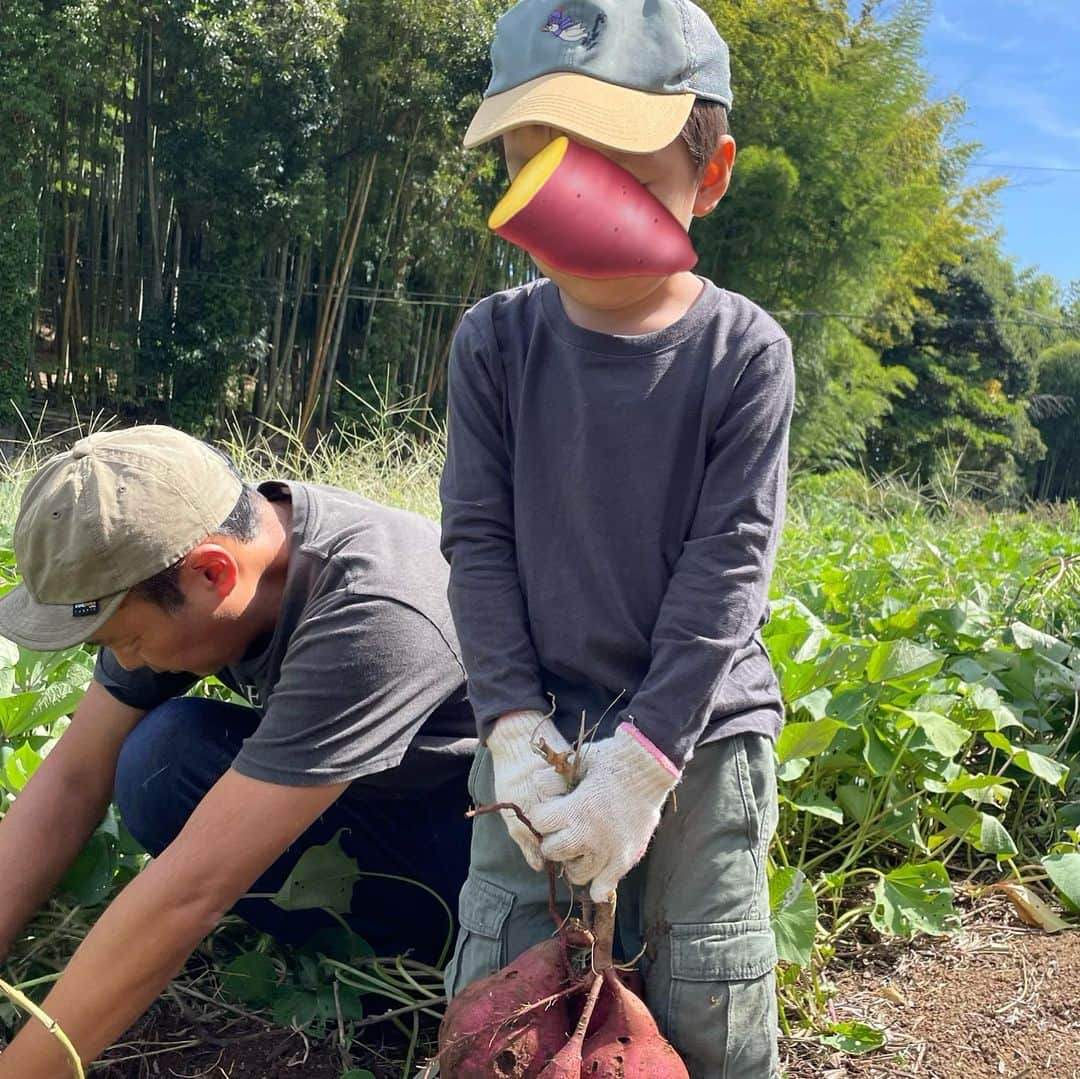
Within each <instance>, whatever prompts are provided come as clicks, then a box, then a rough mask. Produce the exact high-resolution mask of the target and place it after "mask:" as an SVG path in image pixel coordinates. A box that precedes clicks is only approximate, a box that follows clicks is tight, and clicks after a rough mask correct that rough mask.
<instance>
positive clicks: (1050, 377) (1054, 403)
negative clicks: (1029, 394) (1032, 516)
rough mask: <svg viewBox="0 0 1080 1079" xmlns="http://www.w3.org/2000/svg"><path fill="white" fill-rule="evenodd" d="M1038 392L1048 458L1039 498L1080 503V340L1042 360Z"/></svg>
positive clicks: (1039, 422)
mask: <svg viewBox="0 0 1080 1079" xmlns="http://www.w3.org/2000/svg"><path fill="white" fill-rule="evenodd" d="M1038 388H1039V396H1038V397H1037V398H1036V401H1035V406H1034V410H1033V411H1034V415H1035V421H1036V423H1037V425H1038V428H1039V433H1040V434H1041V435H1042V440H1043V442H1045V443H1046V458H1045V459H1044V460H1043V461H1042V463H1041V465H1040V466H1039V469H1038V474H1037V476H1036V485H1035V494H1036V497H1037V498H1040V499H1057V500H1063V499H1067V498H1074V499H1080V339H1075V340H1071V341H1064V342H1062V343H1061V344H1058V345H1054V346H1053V347H1051V348H1048V349H1047V350H1046V351H1045V352H1044V353H1043V354H1042V355H1041V356H1040V357H1039V365H1038Z"/></svg>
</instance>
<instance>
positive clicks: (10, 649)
mask: <svg viewBox="0 0 1080 1079" xmlns="http://www.w3.org/2000/svg"><path fill="white" fill-rule="evenodd" d="M18 662H19V646H18V645H17V644H16V643H15V642H14V641H9V640H8V639H7V637H0V667H14V666H15V664H16V663H18Z"/></svg>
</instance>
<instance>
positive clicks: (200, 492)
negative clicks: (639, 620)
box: [0, 427, 476, 1079]
mask: <svg viewBox="0 0 1080 1079" xmlns="http://www.w3.org/2000/svg"><path fill="white" fill-rule="evenodd" d="M15 550H16V557H17V560H18V566H19V569H20V571H21V573H22V576H23V581H24V583H23V584H22V585H20V586H18V587H17V588H15V589H14V590H12V591H10V592H8V593H7V594H6V595H5V596H4V597H3V598H2V599H0V634H2V635H3V636H5V637H9V638H11V639H12V640H14V641H17V642H19V643H20V644H22V645H24V646H26V647H29V648H33V649H37V650H55V649H61V648H68V647H71V646H73V645H77V644H79V643H80V642H84V641H90V642H94V643H97V644H99V645H100V646H101V648H100V651H99V653H98V659H97V668H96V671H95V674H94V679H93V682H92V683H91V685H90V687H89V689H88V690H87V692H86V695H85V697H84V698H83V700H82V702H81V703H80V704H79V706H78V708H77V710H76V712H75V715H74V717H73V719H72V722H71V725H70V727H69V728H68V729H67V731H66V732H65V733H64V734H63V736H62V737H61V738H60V740H59V743H58V744H57V745H56V747H55V748H54V749H53V751H52V752H51V753H50V754H49V756H48V757H47V758H46V760H45V762H44V763H43V764H42V765H41V767H40V769H39V770H38V771H37V773H36V774H35V775H34V776H33V778H32V779H31V781H30V782H29V783H28V785H27V786H26V788H25V789H24V791H23V792H22V793H21V794H20V795H19V797H18V799H17V800H16V801H15V802H14V803H13V805H12V807H11V809H10V810H9V812H8V813H7V815H6V816H5V817H4V819H3V821H2V822H0V955H3V954H4V953H5V952H7V951H8V950H9V949H10V948H11V946H12V944H13V943H14V941H15V940H16V937H17V934H18V932H19V930H20V928H21V926H22V925H23V924H24V922H25V921H26V920H27V919H28V918H29V917H30V916H31V915H32V914H33V912H34V910H35V909H36V908H37V906H38V905H39V904H40V903H41V902H42V901H43V900H44V899H45V898H46V897H47V896H48V894H49V892H50V890H51V889H52V888H53V887H54V885H55V884H56V882H57V881H58V880H59V879H60V876H61V875H62V873H63V871H64V869H65V868H66V866H67V865H68V864H69V863H70V862H71V861H72V859H74V857H75V856H76V855H77V854H78V852H79V850H80V849H81V847H82V845H83V843H84V842H85V840H86V838H87V836H88V835H89V834H90V832H91V831H92V829H93V828H94V826H95V825H96V824H97V822H98V821H99V820H100V819H101V816H102V814H103V813H104V811H105V808H106V806H107V805H108V802H109V799H110V797H112V796H113V795H114V792H115V798H116V801H117V803H118V805H119V808H120V811H121V814H122V816H123V818H124V820H125V822H126V824H127V825H128V827H129V828H130V830H131V831H132V833H133V834H134V835H135V837H136V838H137V839H139V840H140V841H141V842H142V843H143V844H144V846H145V847H146V848H147V850H149V851H150V853H151V854H153V855H155V858H154V860H153V861H152V862H151V863H150V865H149V866H148V867H147V868H146V869H145V870H144V871H143V872H142V873H140V874H139V876H137V877H136V878H135V880H134V881H132V882H131V883H130V884H129V885H128V886H127V887H126V888H125V889H124V891H123V892H122V893H121V894H120V895H119V896H118V897H117V898H116V899H115V900H114V901H113V902H112V904H111V905H110V906H109V908H108V909H107V910H106V911H105V913H104V914H103V915H102V916H101V917H100V919H99V920H98V922H97V924H96V925H95V926H94V928H93V929H92V930H91V932H90V933H89V935H88V936H87V937H86V940H85V941H84V942H83V944H82V945H81V947H80V948H79V949H78V951H77V952H76V953H75V955H74V957H73V959H72V960H71V963H70V964H69V966H68V968H67V970H66V971H65V972H64V974H63V976H62V977H61V978H60V980H59V982H58V983H57V984H56V986H55V987H54V988H53V990H52V992H51V993H50V994H49V996H48V998H47V999H46V1001H45V1005H44V1006H45V1009H46V1011H47V1012H48V1013H49V1015H51V1016H52V1017H53V1018H54V1019H56V1020H57V1022H58V1023H59V1024H60V1026H61V1027H62V1028H63V1030H64V1031H65V1032H66V1033H67V1035H68V1036H69V1037H70V1039H71V1040H72V1042H73V1043H74V1045H75V1047H76V1049H77V1050H78V1052H79V1053H80V1055H81V1056H82V1058H83V1059H84V1060H86V1061H89V1060H92V1059H93V1058H94V1057H96V1056H97V1055H98V1054H99V1053H100V1052H101V1051H102V1050H103V1049H104V1048H105V1047H106V1046H108V1045H109V1044H110V1043H111V1042H112V1041H113V1040H114V1039H115V1038H116V1037H117V1036H118V1035H120V1034H121V1033H122V1032H123V1031H124V1030H125V1029H126V1028H127V1027H128V1026H129V1025H130V1023H131V1022H132V1021H133V1020H134V1019H136V1018H137V1017H138V1015H139V1014H140V1013H141V1012H142V1011H143V1010H144V1009H145V1008H146V1007H147V1006H148V1005H149V1004H150V1003H151V1002H152V1001H153V999H154V998H155V997H156V996H157V994H158V993H159V992H160V991H161V989H162V988H163V987H164V986H165V985H166V983H167V982H168V981H169V979H170V978H171V977H172V976H173V975H174V974H175V973H176V972H177V970H178V969H179V968H180V967H181V966H182V964H183V963H184V961H185V960H186V959H187V957H188V955H189V953H190V952H191V951H192V949H193V948H194V947H195V946H196V945H197V944H198V942H199V941H200V940H201V939H202V937H203V936H204V935H205V934H206V933H208V932H209V931H210V930H211V929H213V928H214V926H215V924H216V923H217V921H218V920H219V919H220V917H221V916H222V915H223V914H224V913H225V912H226V911H229V910H235V911H236V912H237V913H238V914H241V915H243V917H245V918H246V919H247V920H248V921H250V922H251V923H253V924H254V925H256V926H258V927H259V928H261V929H264V930H266V931H268V932H270V933H273V934H274V935H276V936H278V937H280V938H283V939H285V940H289V941H296V940H301V939H303V938H304V937H306V936H308V935H309V934H310V933H312V932H313V931H314V930H315V929H317V928H319V927H321V926H322V925H324V924H330V923H329V919H328V918H327V917H326V916H324V915H322V914H320V913H319V912H303V911H301V912H285V911H283V910H281V909H280V908H278V907H276V906H275V905H274V904H273V903H271V902H269V901H268V900H266V899H254V898H253V899H244V898H242V897H243V896H244V895H245V894H246V893H249V892H250V893H261V894H264V895H265V894H266V893H275V892H276V891H277V890H278V889H279V887H280V886H281V884H282V883H283V882H284V881H285V879H286V878H287V876H288V874H289V872H290V871H291V869H292V868H293V866H294V865H295V863H296V861H297V859H298V858H299V857H300V855H301V854H302V853H303V851H304V850H306V849H308V848H309V847H311V846H313V845H315V844H321V843H325V842H327V841H329V840H330V839H331V838H333V836H334V835H336V834H337V833H338V832H342V844H343V846H344V848H345V850H346V851H347V852H348V853H349V854H351V855H353V856H354V857H355V858H356V860H357V862H358V864H359V868H360V869H361V870H362V871H367V872H369V873H374V874H383V875H384V876H370V877H365V878H362V879H361V881H360V883H359V884H358V885H357V887H356V889H355V891H354V895H353V901H352V913H351V915H350V916H349V921H350V923H351V924H352V925H353V926H354V928H355V929H356V930H357V932H359V933H360V934H361V935H362V936H363V937H365V938H366V939H367V940H368V941H369V943H371V944H372V946H373V947H374V948H375V949H376V950H377V951H378V952H379V953H380V954H387V953H389V954H397V953H399V952H404V951H406V950H411V951H412V952H413V954H415V955H419V956H420V957H422V958H426V959H428V960H429V961H433V960H434V959H435V958H436V957H437V955H438V952H439V950H440V948H441V946H442V943H443V940H444V938H445V936H446V933H447V929H448V927H447V920H446V917H445V915H444V913H443V910H442V908H441V907H440V905H439V903H438V901H437V900H436V899H434V898H433V897H432V896H431V895H430V894H428V893H427V892H426V891H424V890H423V889H422V888H419V887H417V886H416V885H415V884H409V883H404V882H402V881H395V880H389V879H387V877H388V876H397V877H405V878H411V879H412V880H415V881H419V882H420V883H422V884H424V885H426V886H427V887H428V888H430V889H431V890H433V891H434V892H435V893H436V894H437V895H439V896H441V897H442V898H443V899H444V901H446V902H448V903H450V904H451V905H453V904H454V902H455V901H456V897H457V895H458V892H459V890H460V887H461V884H462V882H463V880H464V879H465V875H466V868H467V861H468V844H469V824H468V821H467V820H466V818H465V816H464V814H465V811H466V809H467V808H468V795H467V793H466V788H465V778H466V772H467V770H468V767H469V762H470V760H471V757H472V752H473V749H474V747H475V744H476V743H475V731H474V721H473V717H472V713H471V710H470V708H469V704H468V702H467V700H466V699H465V692H464V675H463V671H462V665H461V660H460V657H459V649H458V644H457V639H456V637H455V635H454V630H453V626H452V621H451V617H450V612H449V608H448V606H447V601H446V583H447V569H446V564H445V562H444V560H443V558H442V555H441V554H440V551H439V542H438V528H437V526H435V525H434V524H433V523H432V522H429V521H425V520H423V519H422V518H420V517H416V516H414V515H412V514H407V513H403V512H400V511H397V510H392V509H388V508H386V507H384V506H380V505H377V504H376V503H373V502H370V501H367V500H366V499H363V498H360V497H358V496H356V495H353V494H349V493H346V492H344V491H340V490H335V489H332V488H329V487H318V486H313V485H308V484H303V483H291V482H290V483H283V482H268V483H263V484H261V485H260V486H259V487H251V486H248V485H246V484H244V483H243V482H241V480H240V478H239V477H238V476H237V475H236V473H235V472H234V470H233V468H232V466H231V464H230V463H229V462H228V461H227V460H226V458H224V457H223V456H222V455H221V454H219V453H218V452H217V451H216V450H214V449H212V448H211V447H209V446H207V445H204V444H203V443H201V442H198V441H196V440H195V439H193V438H190V437H189V436H187V435H184V434H182V433H180V432H179V431H174V430H172V429H170V428H167V427H140V428H134V429H132V430H125V431H116V432H107V433H102V434H96V435H92V436H90V437H89V438H85V439H83V440H82V441H80V442H78V443H77V444H76V445H75V446H74V448H73V449H72V450H70V451H69V452H66V453H62V454H59V455H57V456H56V457H54V458H53V459H51V460H50V461H48V462H47V463H46V464H45V465H44V467H43V468H42V469H41V470H40V472H39V473H38V474H37V475H36V476H35V477H34V478H33V479H32V481H31V483H30V485H29V487H28V488H27V490H26V492H25V495H24V497H23V500H22V507H21V510H20V514H19V518H18V521H17V523H16V528H15ZM211 674H216V675H217V676H218V677H219V678H220V679H221V680H222V681H223V682H225V683H226V685H228V686H230V687H231V688H232V689H233V690H234V691H235V693H236V694H238V695H239V696H240V697H241V698H243V699H245V700H246V701H247V702H248V704H247V705H238V704H229V703H223V702H221V701H216V700H209V699H205V698H196V697H185V696H182V694H184V693H185V692H186V691H187V690H188V689H189V688H191V687H192V686H193V685H194V684H195V683H196V682H197V681H198V680H199V679H200V678H202V677H204V676H207V675H211ZM27 851H33V852H34V854H33V857H31V858H27V856H26V852H27ZM69 1071H70V1064H69V1063H68V1061H67V1058H66V1056H65V1054H64V1052H63V1050H62V1049H61V1048H60V1046H59V1043H58V1042H57V1040H56V1039H55V1038H54V1037H53V1036H52V1035H51V1034H49V1033H48V1032H47V1031H46V1030H45V1029H44V1027H42V1026H41V1025H40V1024H38V1023H31V1024H30V1025H28V1026H26V1027H25V1028H24V1029H23V1030H22V1031H21V1032H20V1033H19V1035H18V1036H17V1037H16V1038H15V1040H14V1041H13V1042H12V1043H11V1045H10V1046H9V1047H8V1048H7V1049H6V1050H4V1052H3V1053H2V1054H0V1079H15V1077H18V1079H55V1077H59V1076H66V1075H68V1074H69Z"/></svg>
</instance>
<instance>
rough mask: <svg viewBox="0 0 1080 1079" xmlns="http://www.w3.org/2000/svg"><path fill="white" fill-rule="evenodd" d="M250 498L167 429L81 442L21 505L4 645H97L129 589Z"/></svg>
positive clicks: (2, 602)
mask: <svg viewBox="0 0 1080 1079" xmlns="http://www.w3.org/2000/svg"><path fill="white" fill-rule="evenodd" d="M242 488H243V484H242V482H241V480H240V478H239V476H237V475H236V473H235V472H234V471H233V469H232V467H231V466H230V464H229V462H228V460H227V459H226V458H225V457H224V456H223V455H222V454H220V453H218V452H217V450H214V449H212V448H211V447H210V446H208V445H206V444H205V443H203V442H200V441H198V439H195V438H192V437H191V436H190V435H185V434H184V433H183V432H182V431H177V430H174V429H173V428H171V427H154V426H147V427H133V428H130V429H128V430H124V431H103V432H100V433H98V434H94V435H90V436H89V437H88V438H84V439H81V440H80V441H79V442H77V443H76V444H75V445H74V446H73V447H72V448H71V449H70V450H68V451H66V452H65V453H59V454H57V455H56V456H55V457H52V458H50V459H49V460H48V461H47V462H46V463H45V464H44V465H43V466H42V467H41V469H40V470H39V471H38V472H37V473H36V474H35V475H34V478H33V479H32V480H31V481H30V484H29V486H28V487H27V488H26V491H25V492H24V493H23V497H22V503H21V506H20V508H19V516H18V519H17V520H16V522H15V560H16V564H17V566H18V569H19V572H20V573H21V574H22V578H23V583H22V584H21V585H18V586H16V587H15V588H13V589H12V590H11V591H9V592H8V593H7V594H6V595H4V596H2V597H0V635H2V636H4V637H7V638H9V639H10V640H13V641H16V642H18V643H19V644H21V645H23V646H24V647H26V648H33V649H36V650H38V651H55V650H58V649H61V648H70V647H72V646H73V645H76V644H80V643H81V642H83V641H85V640H86V639H87V638H89V637H92V636H93V635H94V633H95V632H96V631H97V630H98V629H99V628H100V627H101V626H102V625H104V623H105V622H107V621H108V620H109V618H111V617H112V615H113V614H114V613H115V612H116V609H117V607H119V606H120V603H121V602H122V601H123V599H124V596H125V595H126V594H127V592H128V590H129V589H131V588H132V587H134V586H135V585H137V584H139V583H141V582H142V581H145V580H148V579H149V578H150V577H153V576H154V575H155V574H157V573H160V572H161V571H162V570H163V569H167V568H168V567H169V566H171V565H173V563H175V562H177V561H179V560H180V559H181V558H182V557H183V556H184V555H185V554H187V553H188V552H189V551H190V550H192V549H193V548H194V547H196V546H197V545H198V544H199V543H201V542H202V541H203V540H204V539H206V537H207V536H209V535H211V534H212V533H214V532H215V531H217V529H218V528H219V527H220V525H221V524H222V522H224V520H225V519H226V518H227V517H228V516H229V514H230V513H231V512H232V510H233V508H234V507H235V505H236V503H237V500H238V499H239V498H240V492H241V490H242Z"/></svg>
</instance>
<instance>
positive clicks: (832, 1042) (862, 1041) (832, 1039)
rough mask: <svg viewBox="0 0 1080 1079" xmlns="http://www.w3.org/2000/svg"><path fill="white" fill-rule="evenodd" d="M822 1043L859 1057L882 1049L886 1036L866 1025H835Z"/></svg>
mask: <svg viewBox="0 0 1080 1079" xmlns="http://www.w3.org/2000/svg"><path fill="white" fill-rule="evenodd" d="M820 1041H821V1043H822V1045H828V1046H831V1047H832V1048H833V1049H839V1050H841V1052H844V1053H850V1054H852V1055H853V1056H858V1055H860V1054H861V1053H872V1052H873V1051H874V1050H875V1049H880V1048H881V1047H882V1046H883V1045H884V1044H885V1035H884V1033H883V1032H882V1031H880V1030H878V1029H877V1027H872V1026H869V1025H868V1024H866V1023H833V1024H832V1025H831V1026H830V1027H829V1028H828V1033H827V1034H822V1035H821V1038H820Z"/></svg>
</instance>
